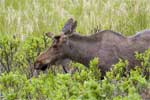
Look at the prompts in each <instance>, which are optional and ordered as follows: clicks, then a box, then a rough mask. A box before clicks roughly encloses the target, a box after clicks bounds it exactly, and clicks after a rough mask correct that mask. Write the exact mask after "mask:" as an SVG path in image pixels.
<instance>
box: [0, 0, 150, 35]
mask: <svg viewBox="0 0 150 100" xmlns="http://www.w3.org/2000/svg"><path fill="white" fill-rule="evenodd" d="M149 9H150V1H149V0H124V1H120V0H113V1H111V0H20V1H18V0H13V1H12V0H1V1H0V34H27V35H30V34H42V33H43V32H47V31H52V32H55V33H56V34H58V33H59V32H60V30H61V28H62V26H63V24H64V22H65V21H66V20H67V19H68V18H70V17H72V18H74V19H76V20H77V21H78V27H77V30H78V32H81V33H82V34H89V33H91V30H93V29H94V28H98V29H101V30H104V29H111V30H114V31H117V32H120V33H122V34H125V35H131V34H135V33H136V32H138V31H140V30H143V29H147V28H149V27H150V10H149Z"/></svg>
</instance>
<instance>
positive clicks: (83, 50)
mask: <svg viewBox="0 0 150 100" xmlns="http://www.w3.org/2000/svg"><path fill="white" fill-rule="evenodd" d="M87 40H88V41H87ZM95 42H96V41H94V40H91V39H90V38H88V37H85V36H80V35H74V36H71V37H69V39H68V43H67V45H68V47H69V49H68V50H67V51H66V55H67V57H68V58H69V59H71V60H73V61H77V62H80V63H82V64H84V65H85V66H88V65H89V61H90V60H91V59H93V58H94V57H96V55H97V54H96V53H97V49H96V47H97V46H96V44H97V43H95Z"/></svg>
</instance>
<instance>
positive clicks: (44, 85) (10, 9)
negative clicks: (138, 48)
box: [0, 0, 150, 100]
mask: <svg viewBox="0 0 150 100" xmlns="http://www.w3.org/2000/svg"><path fill="white" fill-rule="evenodd" d="M149 9H150V1H149V0H124V1H122V0H113V1H112V0H0V99H2V100H15V99H19V100H20V99H21V100H76V99H78V100H141V99H142V98H148V97H150V78H149V77H145V73H146V72H148V73H147V74H149V73H150V50H147V51H146V52H145V53H143V54H139V53H136V55H135V57H136V58H137V60H139V61H141V65H142V66H139V67H138V66H137V67H136V68H135V69H134V70H131V71H130V72H129V71H128V70H126V65H127V64H128V61H123V60H120V61H119V62H118V63H117V64H115V65H114V68H113V69H111V71H109V72H107V74H106V76H105V78H104V79H103V80H100V79H99V77H100V75H101V73H99V71H98V69H97V63H98V59H97V58H95V59H93V60H92V61H91V63H90V68H88V69H87V68H86V67H85V66H83V65H81V64H79V63H72V66H74V67H76V68H77V69H78V71H77V72H75V73H74V74H63V73H62V71H61V69H57V68H56V67H55V69H54V70H50V69H49V70H48V73H47V74H43V73H41V74H40V75H39V77H38V78H34V77H33V78H30V77H31V76H32V70H33V62H34V60H35V58H36V56H37V55H38V54H39V53H40V52H41V51H43V50H44V49H46V48H48V47H49V45H50V44H51V40H49V39H48V38H47V37H46V36H44V34H43V33H45V32H48V31H51V32H54V33H55V34H59V32H60V30H61V28H62V26H63V24H64V22H65V21H66V20H67V19H68V18H70V17H73V18H74V19H76V20H77V21H78V27H77V31H78V32H80V33H81V34H84V35H87V34H92V33H94V31H96V30H97V29H101V30H104V29H111V30H114V31H116V32H121V33H122V34H123V35H126V36H127V35H133V34H135V33H136V32H138V31H140V30H143V29H148V28H149V27H150V10H149ZM29 78H30V79H29ZM148 93H149V94H148ZM148 99H149V98H148Z"/></svg>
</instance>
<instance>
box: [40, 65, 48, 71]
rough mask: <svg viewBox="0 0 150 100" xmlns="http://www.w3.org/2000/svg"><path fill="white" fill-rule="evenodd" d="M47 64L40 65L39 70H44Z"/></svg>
mask: <svg viewBox="0 0 150 100" xmlns="http://www.w3.org/2000/svg"><path fill="white" fill-rule="evenodd" d="M48 65H49V64H42V65H41V69H40V70H43V71H44V70H46V69H47V67H48Z"/></svg>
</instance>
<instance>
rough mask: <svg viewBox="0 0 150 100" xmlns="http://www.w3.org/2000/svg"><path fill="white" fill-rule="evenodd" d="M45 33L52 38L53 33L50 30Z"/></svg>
mask: <svg viewBox="0 0 150 100" xmlns="http://www.w3.org/2000/svg"><path fill="white" fill-rule="evenodd" d="M45 35H46V36H47V37H49V38H53V37H54V36H53V33H51V32H47V33H45Z"/></svg>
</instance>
